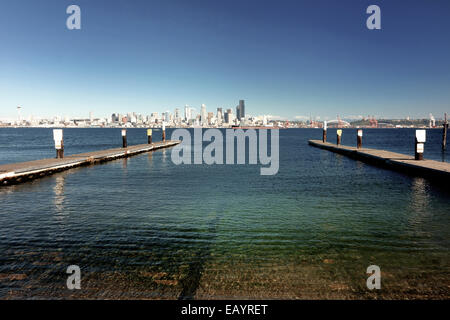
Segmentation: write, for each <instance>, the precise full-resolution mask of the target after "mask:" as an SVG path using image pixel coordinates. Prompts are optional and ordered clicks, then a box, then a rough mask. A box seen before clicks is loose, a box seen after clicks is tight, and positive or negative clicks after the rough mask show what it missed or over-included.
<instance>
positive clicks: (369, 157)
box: [308, 140, 450, 181]
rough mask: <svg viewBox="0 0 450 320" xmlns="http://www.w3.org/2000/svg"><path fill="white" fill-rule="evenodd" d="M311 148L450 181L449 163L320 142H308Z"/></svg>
mask: <svg viewBox="0 0 450 320" xmlns="http://www.w3.org/2000/svg"><path fill="white" fill-rule="evenodd" d="M308 143H309V144H310V145H311V146H314V147H318V148H321V149H325V150H329V151H332V152H335V153H339V154H342V155H346V156H348V157H350V158H353V159H357V160H360V161H363V162H367V163H371V164H374V165H377V166H381V167H384V168H387V169H392V170H398V171H402V172H405V173H408V174H412V175H418V176H425V177H429V178H434V179H439V180H442V181H450V180H448V179H449V178H450V163H448V162H439V161H435V160H420V161H418V160H414V157H413V156H408V155H404V154H401V153H395V152H390V151H385V150H377V149H369V148H361V149H357V148H356V147H348V146H343V145H339V146H338V145H336V144H332V143H329V142H322V141H321V140H309V141H308Z"/></svg>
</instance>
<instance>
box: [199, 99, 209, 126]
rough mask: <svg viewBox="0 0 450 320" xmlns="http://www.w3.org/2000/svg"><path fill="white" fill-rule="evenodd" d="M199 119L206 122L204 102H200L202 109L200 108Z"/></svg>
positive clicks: (203, 122)
mask: <svg viewBox="0 0 450 320" xmlns="http://www.w3.org/2000/svg"><path fill="white" fill-rule="evenodd" d="M200 121H201V123H202V124H207V123H208V119H207V114H206V106H205V105H204V104H202V109H201V113H200Z"/></svg>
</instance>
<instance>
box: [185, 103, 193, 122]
mask: <svg viewBox="0 0 450 320" xmlns="http://www.w3.org/2000/svg"><path fill="white" fill-rule="evenodd" d="M191 119H192V116H191V108H189V106H188V105H185V106H184V120H185V121H186V122H188V121H189V120H191Z"/></svg>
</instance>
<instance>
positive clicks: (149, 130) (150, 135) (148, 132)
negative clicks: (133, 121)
mask: <svg viewBox="0 0 450 320" xmlns="http://www.w3.org/2000/svg"><path fill="white" fill-rule="evenodd" d="M147 138H148V144H152V129H147Z"/></svg>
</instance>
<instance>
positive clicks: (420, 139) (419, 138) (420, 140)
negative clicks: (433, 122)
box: [414, 130, 426, 160]
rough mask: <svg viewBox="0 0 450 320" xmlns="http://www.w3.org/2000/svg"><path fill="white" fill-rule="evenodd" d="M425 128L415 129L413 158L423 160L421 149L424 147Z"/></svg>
mask: <svg viewBox="0 0 450 320" xmlns="http://www.w3.org/2000/svg"><path fill="white" fill-rule="evenodd" d="M425 141H426V136H425V130H416V138H415V153H414V159H415V160H423V151H424V149H425Z"/></svg>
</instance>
